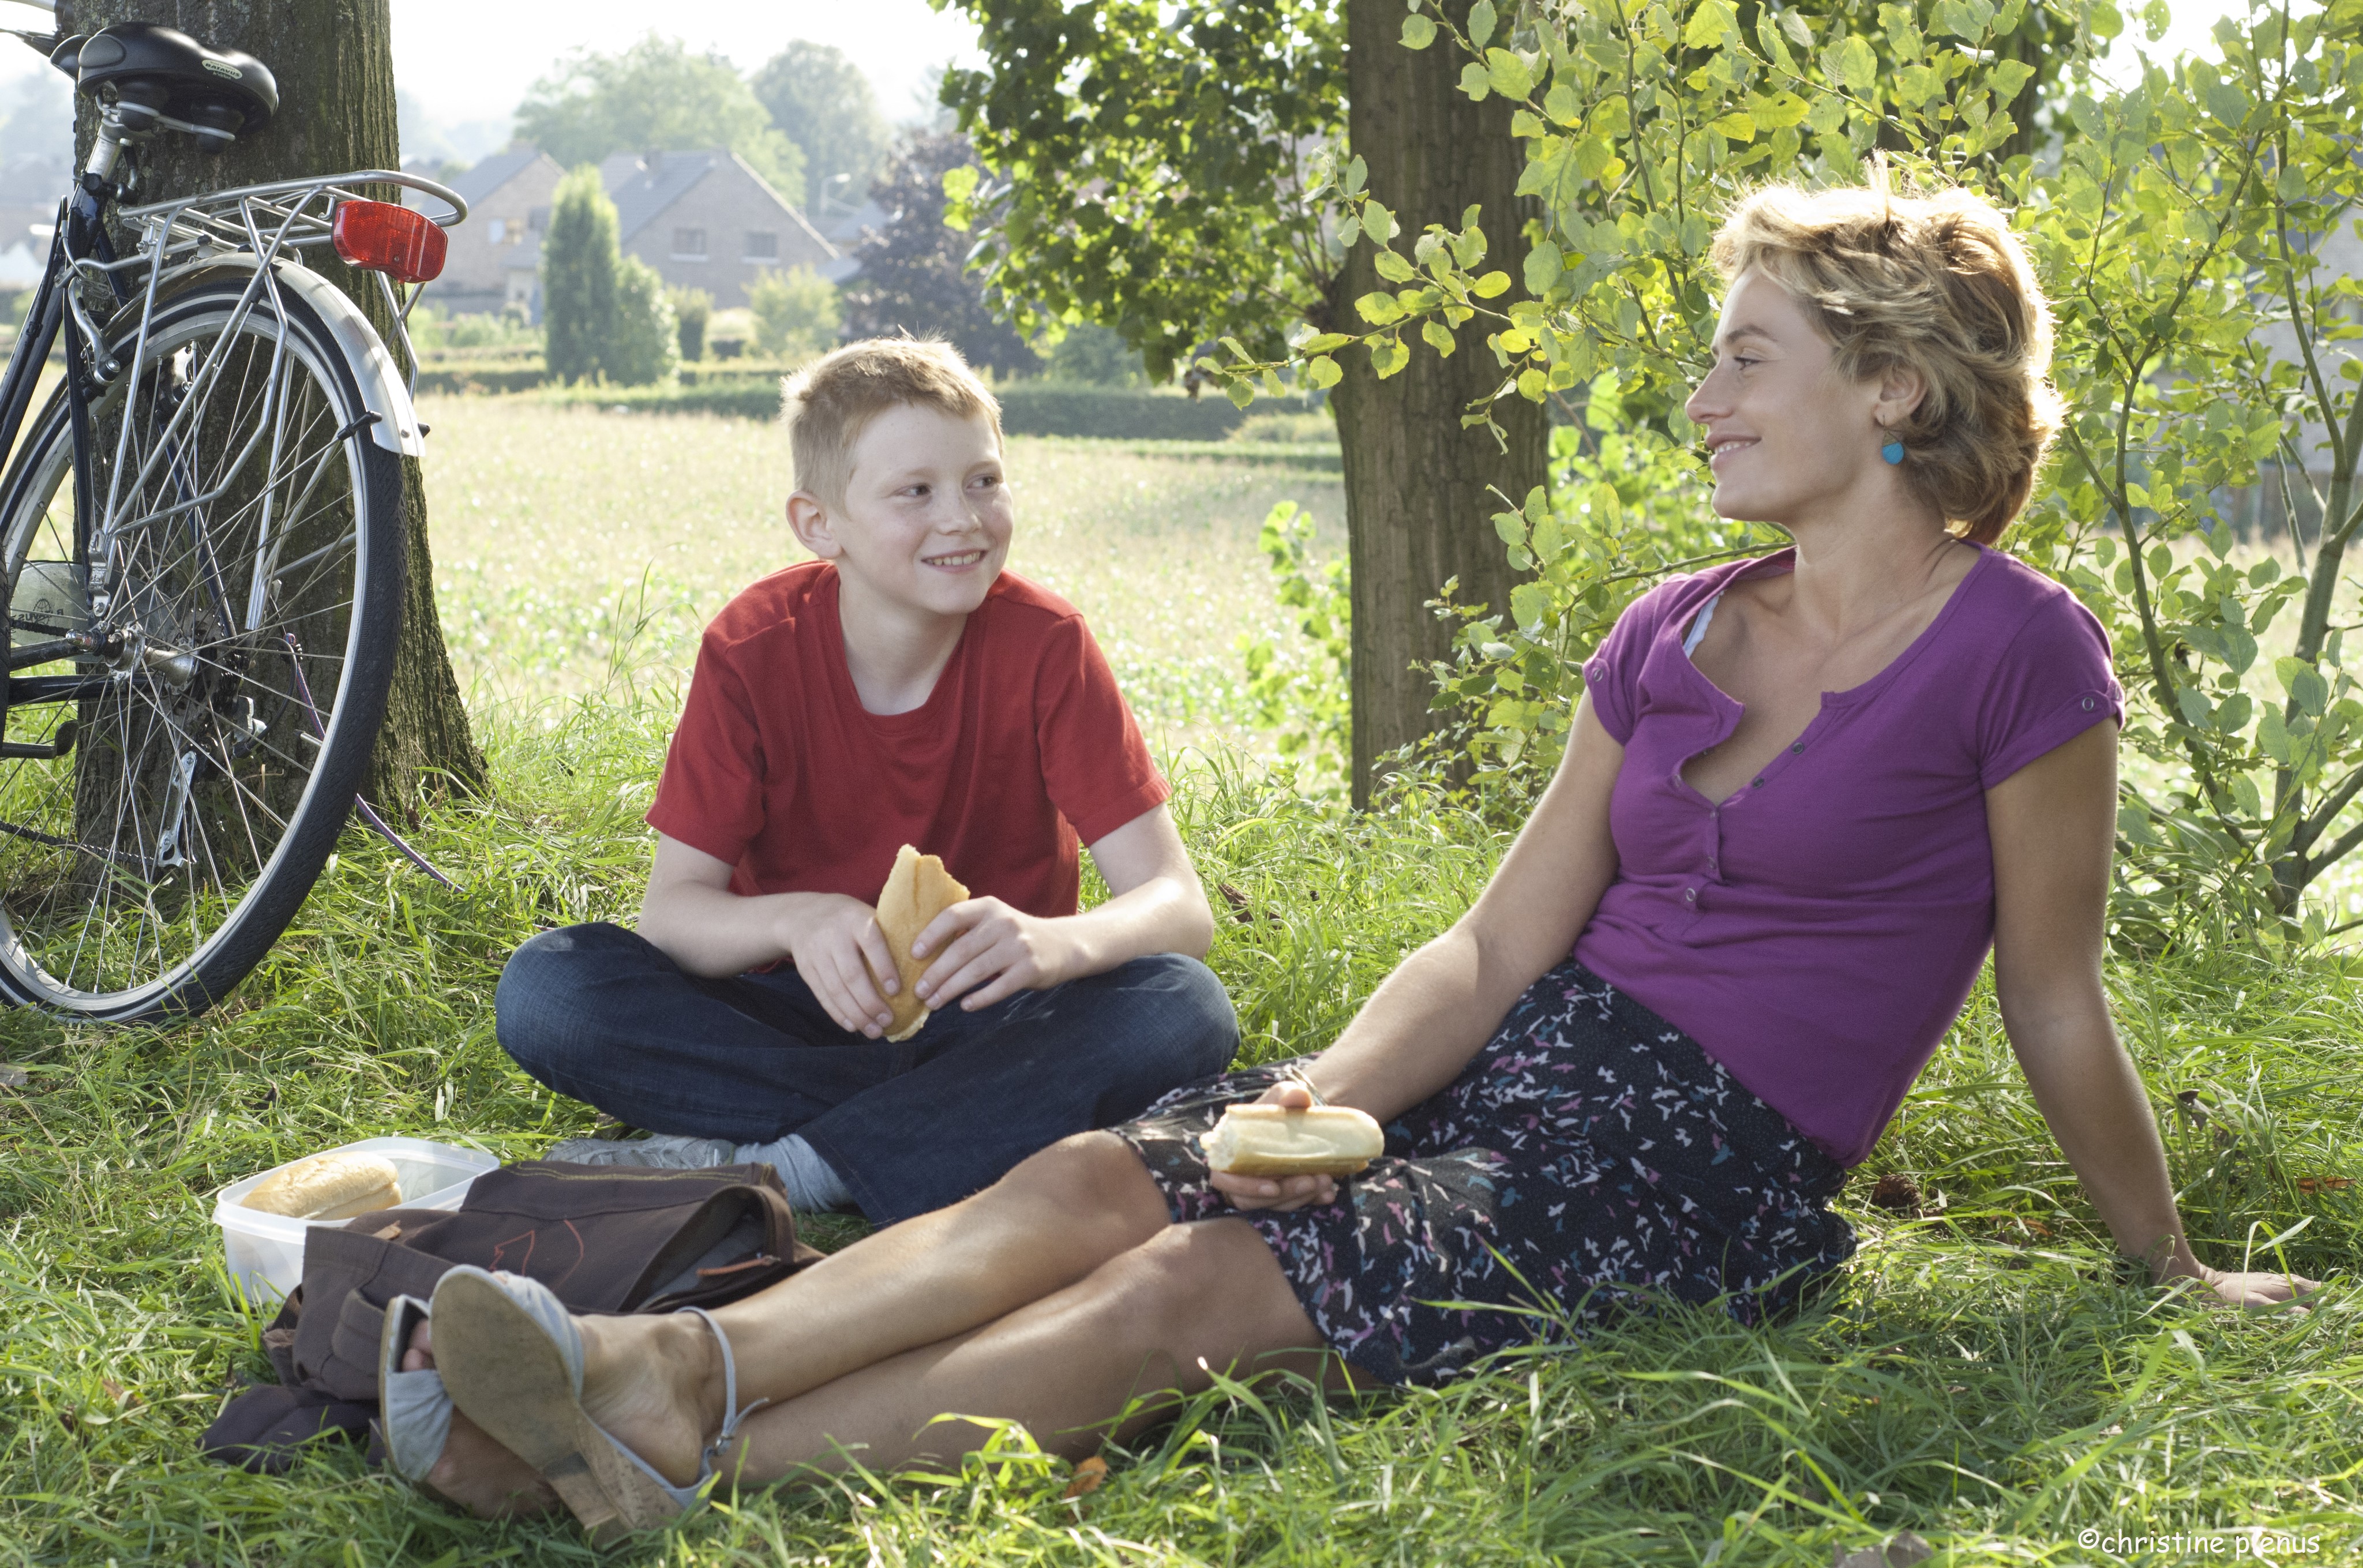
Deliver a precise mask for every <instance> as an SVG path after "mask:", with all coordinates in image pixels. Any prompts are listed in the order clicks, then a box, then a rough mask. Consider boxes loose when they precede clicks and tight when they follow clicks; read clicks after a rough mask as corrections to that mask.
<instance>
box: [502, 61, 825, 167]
mask: <svg viewBox="0 0 2363 1568" xmlns="http://www.w3.org/2000/svg"><path fill="white" fill-rule="evenodd" d="M516 133H517V135H518V136H520V137H522V138H524V139H526V140H527V141H531V142H533V143H535V144H536V145H538V147H540V149H541V150H543V151H544V152H547V153H549V155H550V156H551V157H552V158H555V159H556V160H558V161H559V162H560V163H562V164H564V165H566V166H567V167H568V168H572V167H573V166H574V165H575V164H578V163H595V162H597V161H599V160H601V159H603V158H605V157H606V156H607V155H608V154H610V153H614V152H649V151H668V150H680V149H687V148H699V147H727V148H728V149H729V150H731V151H733V152H736V153H737V154H738V156H739V157H741V158H744V159H745V160H746V161H747V162H748V164H749V167H751V168H752V169H753V170H754V171H755V172H757V173H759V174H760V175H762V176H763V178H764V179H765V180H767V181H769V182H770V183H771V188H772V189H773V190H775V191H778V192H779V193H780V194H781V195H784V196H786V197H787V198H788V199H789V200H790V201H794V200H796V199H798V198H799V197H800V196H801V195H802V194H803V192H804V153H803V152H802V151H801V150H799V149H798V148H797V146H796V144H795V143H794V142H793V141H791V140H789V139H788V138H787V137H785V136H783V135H782V134H781V132H780V130H779V128H777V127H775V126H773V125H772V124H771V114H770V112H769V111H768V110H766V109H765V108H764V107H763V106H762V105H761V104H760V103H759V102H757V101H756V98H755V95H754V92H753V90H752V89H750V88H749V86H748V85H747V83H746V82H745V81H744V80H743V79H742V78H741V77H740V76H739V74H738V72H736V71H734V70H732V69H731V66H730V62H729V61H727V60H723V59H721V58H719V57H717V56H713V55H702V54H692V53H691V52H690V51H689V50H688V49H687V48H686V47H685V46H684V45H682V43H681V41H680V40H679V39H661V38H658V37H657V36H655V35H654V34H650V35H649V37H647V38H644V39H641V40H640V41H639V42H638V43H636V44H634V45H632V46H631V47H630V48H629V49H627V50H623V51H621V52H620V53H616V54H597V53H594V52H592V51H590V50H577V51H575V52H574V53H572V54H570V55H569V56H567V57H566V59H564V60H563V61H560V63H559V65H558V68H557V69H556V70H554V71H552V72H550V73H549V75H547V76H545V77H543V78H542V79H541V80H540V81H538V82H536V83H534V84H533V87H532V88H531V90H530V91H528V92H527V94H526V97H525V101H524V102H523V103H521V104H519V105H518V106H517V114H516Z"/></svg>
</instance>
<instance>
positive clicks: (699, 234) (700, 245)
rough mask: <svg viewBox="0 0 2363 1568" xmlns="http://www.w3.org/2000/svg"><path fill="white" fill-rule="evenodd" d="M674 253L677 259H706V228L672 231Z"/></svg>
mask: <svg viewBox="0 0 2363 1568" xmlns="http://www.w3.org/2000/svg"><path fill="white" fill-rule="evenodd" d="M672 253H673V256H674V257H675V259H677V260H680V261H704V260H705V230H704V229H702V228H676V229H674V230H673V231H672Z"/></svg>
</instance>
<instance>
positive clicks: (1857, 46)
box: [1835, 34, 1879, 95]
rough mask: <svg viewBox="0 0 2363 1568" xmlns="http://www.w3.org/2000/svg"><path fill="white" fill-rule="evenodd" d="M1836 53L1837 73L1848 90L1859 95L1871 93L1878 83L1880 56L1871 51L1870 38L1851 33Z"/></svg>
mask: <svg viewBox="0 0 2363 1568" xmlns="http://www.w3.org/2000/svg"><path fill="white" fill-rule="evenodd" d="M1835 53H1836V59H1837V74H1838V76H1839V78H1840V79H1841V80H1843V81H1844V82H1845V83H1846V84H1847V90H1848V91H1850V92H1852V93H1855V94H1857V95H1863V94H1867V93H1869V91H1870V90H1871V88H1872V87H1874V86H1876V85H1877V84H1878V83H1879V57H1878V56H1877V55H1875V54H1873V53H1872V52H1871V51H1870V42H1869V39H1864V38H1861V37H1859V36H1857V35H1853V34H1849V35H1847V40H1846V42H1844V43H1842V44H1840V45H1838V47H1837V49H1836V51H1835Z"/></svg>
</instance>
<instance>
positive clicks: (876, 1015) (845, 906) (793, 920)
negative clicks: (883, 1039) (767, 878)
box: [776, 893, 902, 1040]
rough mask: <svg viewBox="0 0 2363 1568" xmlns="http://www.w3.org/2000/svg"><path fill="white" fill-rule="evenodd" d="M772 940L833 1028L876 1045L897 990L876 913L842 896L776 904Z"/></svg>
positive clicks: (793, 899)
mask: <svg viewBox="0 0 2363 1568" xmlns="http://www.w3.org/2000/svg"><path fill="white" fill-rule="evenodd" d="M781 904H782V907H781V910H780V914H779V920H778V928H777V933H776V934H777V938H778V940H779V943H780V945H781V946H782V948H784V949H785V950H786V951H787V954H788V957H790V958H791V959H793V960H794V961H795V965H796V973H798V974H800V975H802V976H803V977H804V984H806V985H809V986H810V987H812V994H813V996H814V998H815V1000H817V1001H818V1002H819V1003H820V1005H821V1006H824V1007H826V1008H827V1009H828V1016H829V1017H830V1018H834V1019H836V1020H837V1027H838V1028H839V1029H844V1030H845V1031H847V1032H848V1033H849V1034H861V1035H867V1036H869V1037H870V1038H871V1040H876V1039H878V1038H879V1037H880V1036H882V1035H883V1034H884V1033H885V1032H886V1029H887V1026H888V1025H890V1024H892V1023H893V1021H894V1014H893V1010H892V1009H891V1008H889V1007H888V1006H886V1000H885V999H886V997H888V996H892V995H893V994H894V993H895V992H896V991H897V990H899V989H901V986H902V981H901V980H900V978H899V977H898V976H897V975H896V973H895V971H894V954H893V951H891V950H890V949H889V948H888V947H887V946H886V933H885V932H884V931H882V930H881V929H879V927H878V911H877V910H875V909H872V908H871V906H869V905H867V904H864V903H863V902H862V901H861V900H860V899H859V898H852V897H849V896H847V895H844V894H842V893H806V894H794V895H789V897H787V898H785V899H782V901H781Z"/></svg>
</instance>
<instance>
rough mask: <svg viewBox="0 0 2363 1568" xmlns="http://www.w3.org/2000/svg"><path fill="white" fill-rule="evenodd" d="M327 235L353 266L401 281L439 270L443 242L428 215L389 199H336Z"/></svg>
mask: <svg viewBox="0 0 2363 1568" xmlns="http://www.w3.org/2000/svg"><path fill="white" fill-rule="evenodd" d="M329 238H330V239H333V240H334V241H335V243H336V247H337V254H338V255H339V256H342V257H343V258H344V259H345V260H346V261H349V262H351V263H352V264H353V265H354V266H356V267H360V268H361V269H362V270H364V271H366V272H383V273H384V274H385V275H386V276H388V277H390V278H393V279H394V281H395V282H397V283H405V284H423V283H427V282H428V281H430V280H432V279H433V278H435V277H436V276H437V275H438V273H440V272H442V271H443V252H444V250H446V249H447V248H448V246H449V241H448V240H447V239H445V238H444V236H443V230H442V229H441V228H438V227H437V225H436V223H435V220H434V219H433V218H430V217H427V215H426V214H424V213H416V212H413V211H411V210H410V209H409V208H408V207H406V206H394V205H393V204H392V203H391V202H361V201H353V202H339V203H338V205H337V221H336V225H335V227H334V228H331V229H330V230H329Z"/></svg>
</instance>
